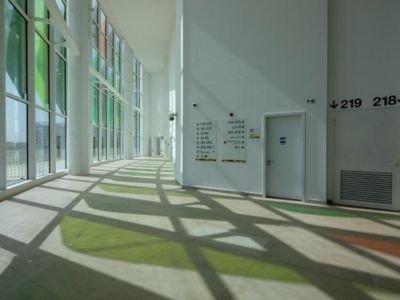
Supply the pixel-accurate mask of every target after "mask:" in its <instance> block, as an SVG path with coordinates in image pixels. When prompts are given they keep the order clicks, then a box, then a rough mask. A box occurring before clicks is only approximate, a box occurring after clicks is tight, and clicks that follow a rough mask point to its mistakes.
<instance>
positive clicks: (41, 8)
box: [35, 0, 49, 37]
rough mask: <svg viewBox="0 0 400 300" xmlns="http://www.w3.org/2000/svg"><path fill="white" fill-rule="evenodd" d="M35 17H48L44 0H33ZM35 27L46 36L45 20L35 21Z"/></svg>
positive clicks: (47, 28) (46, 26)
mask: <svg viewBox="0 0 400 300" xmlns="http://www.w3.org/2000/svg"><path fill="white" fill-rule="evenodd" d="M35 17H36V18H41V19H48V13H47V7H46V5H45V2H44V0H35ZM35 26H36V28H37V29H38V30H39V31H40V32H41V33H42V34H43V35H44V36H46V37H47V35H48V30H49V27H48V25H47V24H46V23H45V22H42V21H36V22H35Z"/></svg>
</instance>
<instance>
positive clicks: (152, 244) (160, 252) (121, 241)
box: [61, 217, 194, 269]
mask: <svg viewBox="0 0 400 300" xmlns="http://www.w3.org/2000/svg"><path fill="white" fill-rule="evenodd" d="M61 231H62V236H63V240H64V243H65V245H66V246H67V247H69V248H71V249H72V250H75V251H77V252H81V253H84V254H87V255H92V256H97V257H103V258H108V259H115V260H121V261H127V262H133V263H143V264H151V265H158V266H165V267H173V268H180V269H194V266H193V265H192V263H191V262H190V259H189V258H188V257H187V254H186V252H185V249H184V247H183V246H182V245H181V244H179V243H176V242H172V241H168V240H165V239H162V238H158V237H156V236H153V235H148V234H143V233H140V232H136V231H131V230H126V229H121V228H117V227H112V226H108V225H103V224H99V223H95V222H89V221H85V220H81V219H77V218H72V217H66V218H64V220H63V221H62V223H61ZM182 258H183V259H182Z"/></svg>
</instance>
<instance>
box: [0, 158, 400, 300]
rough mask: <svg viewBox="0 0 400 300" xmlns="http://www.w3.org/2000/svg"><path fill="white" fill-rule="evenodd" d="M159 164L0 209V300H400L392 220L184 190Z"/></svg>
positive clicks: (30, 194) (143, 164)
mask: <svg viewBox="0 0 400 300" xmlns="http://www.w3.org/2000/svg"><path fill="white" fill-rule="evenodd" d="M173 178H174V170H173V166H172V165H171V163H169V162H165V161H162V160H157V159H153V160H151V159H146V160H144V159H143V160H136V161H118V162H112V163H107V164H103V165H100V166H96V167H93V168H92V169H91V174H90V176H85V177H78V176H64V177H62V178H60V179H57V180H54V181H51V182H48V183H46V184H43V185H41V186H39V187H36V188H33V189H31V190H29V191H27V192H25V193H22V194H19V195H17V196H15V197H13V198H12V199H9V200H7V201H4V202H2V203H0V299H24V300H25V299H40V300H43V299H400V216H399V215H398V214H391V213H383V212H381V213H377V212H372V211H366V210H358V209H349V208H347V209H345V208H338V207H329V208H328V207H322V206H315V205H314V206H313V205H303V204H301V203H294V202H289V201H273V200H270V199H265V198H261V197H255V196H248V195H242V194H237V193H225V192H215V191H210V190H201V189H186V190H184V189H181V188H180V187H179V186H178V185H177V184H176V182H175V181H174V179H173Z"/></svg>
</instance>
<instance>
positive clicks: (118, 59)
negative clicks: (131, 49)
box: [115, 55, 121, 74]
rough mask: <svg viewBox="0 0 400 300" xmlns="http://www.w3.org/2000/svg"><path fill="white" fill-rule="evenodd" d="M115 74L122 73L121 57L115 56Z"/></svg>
mask: <svg viewBox="0 0 400 300" xmlns="http://www.w3.org/2000/svg"><path fill="white" fill-rule="evenodd" d="M115 72H117V73H118V74H120V73H121V56H119V55H115Z"/></svg>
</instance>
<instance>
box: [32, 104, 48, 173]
mask: <svg viewBox="0 0 400 300" xmlns="http://www.w3.org/2000/svg"><path fill="white" fill-rule="evenodd" d="M35 125H36V128H35V130H36V132H35V141H36V175H37V176H44V175H47V174H49V172H50V144H49V141H50V139H49V137H50V125H49V113H48V112H47V111H43V110H41V109H36V124H35Z"/></svg>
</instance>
